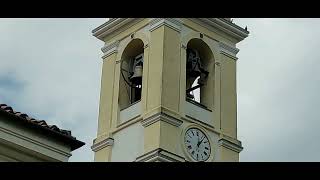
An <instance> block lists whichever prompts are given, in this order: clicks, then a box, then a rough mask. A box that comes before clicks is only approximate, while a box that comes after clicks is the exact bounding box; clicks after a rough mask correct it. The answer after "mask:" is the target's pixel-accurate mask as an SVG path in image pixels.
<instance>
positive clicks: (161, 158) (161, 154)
mask: <svg viewBox="0 0 320 180" xmlns="http://www.w3.org/2000/svg"><path fill="white" fill-rule="evenodd" d="M135 161H136V162H185V161H186V160H185V159H184V157H181V156H179V155H177V154H174V153H171V152H169V151H166V150H164V149H161V148H158V149H155V150H153V151H150V152H148V153H146V154H144V155H142V156H139V157H137V158H136V160H135Z"/></svg>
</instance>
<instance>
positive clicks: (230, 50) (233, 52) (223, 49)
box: [219, 42, 239, 60]
mask: <svg viewBox="0 0 320 180" xmlns="http://www.w3.org/2000/svg"><path fill="white" fill-rule="evenodd" d="M219 49H220V53H221V54H224V55H227V56H230V57H231V58H233V59H235V60H236V59H238V58H237V57H236V56H237V53H238V52H239V49H238V48H236V47H232V46H230V45H228V44H225V43H223V42H219Z"/></svg>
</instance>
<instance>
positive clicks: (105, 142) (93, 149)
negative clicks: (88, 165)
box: [91, 137, 114, 152]
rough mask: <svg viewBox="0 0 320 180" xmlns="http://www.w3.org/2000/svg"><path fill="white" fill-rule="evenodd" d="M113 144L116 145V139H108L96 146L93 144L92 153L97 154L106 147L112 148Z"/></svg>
mask: <svg viewBox="0 0 320 180" xmlns="http://www.w3.org/2000/svg"><path fill="white" fill-rule="evenodd" d="M113 143H114V139H113V138H110V137H109V138H106V139H104V140H102V141H100V142H98V143H96V144H93V145H92V146H91V149H92V151H94V152H97V151H99V150H101V149H103V148H105V147H108V146H112V145H113Z"/></svg>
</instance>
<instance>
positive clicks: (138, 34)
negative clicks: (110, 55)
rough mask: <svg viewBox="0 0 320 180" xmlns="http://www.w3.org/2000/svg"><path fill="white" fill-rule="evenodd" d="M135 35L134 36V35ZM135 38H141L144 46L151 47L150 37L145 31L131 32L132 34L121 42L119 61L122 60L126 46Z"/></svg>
mask: <svg viewBox="0 0 320 180" xmlns="http://www.w3.org/2000/svg"><path fill="white" fill-rule="evenodd" d="M132 36H133V37H132ZM135 39H140V40H141V41H142V42H143V46H144V48H148V47H149V38H148V37H147V35H146V34H145V33H143V32H136V33H133V34H131V35H130V36H128V37H126V38H125V39H124V40H123V41H121V42H120V45H119V48H118V56H117V61H118V60H121V57H122V54H123V52H124V50H125V49H126V47H127V46H128V45H129V44H130V42H131V41H133V40H135Z"/></svg>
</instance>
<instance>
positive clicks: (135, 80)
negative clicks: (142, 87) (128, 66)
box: [130, 65, 143, 85]
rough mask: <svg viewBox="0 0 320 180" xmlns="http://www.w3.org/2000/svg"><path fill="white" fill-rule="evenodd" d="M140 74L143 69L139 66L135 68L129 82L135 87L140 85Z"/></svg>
mask: <svg viewBox="0 0 320 180" xmlns="http://www.w3.org/2000/svg"><path fill="white" fill-rule="evenodd" d="M142 72H143V68H142V66H141V65H137V66H135V67H134V71H133V75H132V76H131V77H130V81H131V82H132V83H133V84H135V85H139V84H142Z"/></svg>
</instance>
